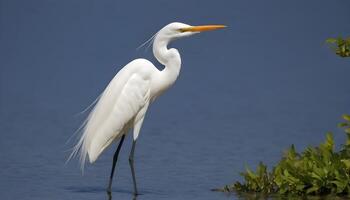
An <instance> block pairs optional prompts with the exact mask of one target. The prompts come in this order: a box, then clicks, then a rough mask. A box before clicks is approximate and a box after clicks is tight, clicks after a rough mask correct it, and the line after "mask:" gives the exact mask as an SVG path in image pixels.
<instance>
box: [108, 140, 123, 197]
mask: <svg viewBox="0 0 350 200" xmlns="http://www.w3.org/2000/svg"><path fill="white" fill-rule="evenodd" d="M124 138H125V135H123V136H122V138H121V139H120V142H119V145H118V147H117V150H116V151H115V153H114V156H113V164H112V171H111V176H110V177H109V184H108V188H107V193H108V194H110V193H111V191H112V190H111V187H112V180H113V175H114V169H115V165H116V164H117V160H118V155H119V151H120V149H121V147H122V145H123V141H124Z"/></svg>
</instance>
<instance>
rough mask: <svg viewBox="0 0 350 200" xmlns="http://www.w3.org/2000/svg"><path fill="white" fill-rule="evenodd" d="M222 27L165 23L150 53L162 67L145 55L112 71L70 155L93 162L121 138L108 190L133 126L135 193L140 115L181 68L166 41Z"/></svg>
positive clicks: (175, 77) (132, 169) (173, 79)
mask: <svg viewBox="0 0 350 200" xmlns="http://www.w3.org/2000/svg"><path fill="white" fill-rule="evenodd" d="M224 27H225V26H224V25H205V26H190V25H187V24H183V23H179V22H174V23H170V24H168V25H166V26H165V27H164V28H162V29H161V30H160V31H159V32H158V33H156V35H155V36H154V38H153V40H154V41H153V54H154V56H155V57H156V58H157V60H158V61H159V62H160V63H161V64H163V65H164V66H165V67H164V69H163V70H158V69H157V68H156V67H155V66H154V65H153V64H152V63H151V62H150V61H148V60H146V59H136V60H133V61H131V62H130V63H129V64H127V65H126V66H125V67H123V68H122V69H121V70H120V71H119V72H118V73H117V74H116V75H115V77H114V78H113V79H112V81H111V82H110V83H109V84H108V86H107V87H106V89H105V90H104V92H103V93H102V94H101V96H100V97H99V99H98V100H97V103H96V105H95V107H94V108H93V109H92V111H91V113H90V114H89V116H88V118H87V119H86V121H85V124H84V129H83V133H82V136H81V138H80V139H79V141H78V143H77V144H76V145H75V146H74V148H73V152H72V154H71V156H70V157H72V156H75V155H76V154H77V153H80V161H81V164H82V167H83V166H84V163H85V160H86V157H87V156H88V158H89V161H90V163H93V162H95V161H96V159H97V158H98V157H99V155H100V154H101V153H102V152H103V151H104V150H105V149H106V148H107V147H108V146H109V145H110V144H111V143H112V142H114V141H117V140H118V139H120V142H119V145H118V147H117V150H116V152H115V154H114V157H113V164H112V170H111V174H110V178H109V184H108V188H107V192H108V193H110V192H111V185H112V179H113V174H114V169H115V165H116V163H117V160H118V154H119V151H120V149H121V146H122V144H123V141H124V138H125V135H126V134H127V133H128V132H129V130H130V129H131V128H133V142H132V147H131V152H130V156H129V164H130V168H131V174H132V179H133V185H134V194H135V195H137V194H138V192H137V187H136V178H135V171H134V151H135V145H136V140H137V138H138V135H139V133H140V129H141V126H142V122H143V119H144V117H145V114H146V111H147V109H148V107H149V105H150V104H151V103H152V102H153V101H154V100H155V99H156V98H157V97H158V96H159V95H161V94H162V93H163V92H164V91H165V90H167V89H168V88H169V87H170V86H171V85H172V84H174V82H175V80H176V79H177V77H178V75H179V72H180V68H181V57H180V54H179V52H178V50H176V49H174V48H171V49H168V48H167V45H168V44H169V43H170V42H171V41H173V40H174V39H178V38H182V37H186V36H190V35H193V34H196V33H199V32H202V31H209V30H216V29H221V28H224Z"/></svg>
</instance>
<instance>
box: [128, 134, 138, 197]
mask: <svg viewBox="0 0 350 200" xmlns="http://www.w3.org/2000/svg"><path fill="white" fill-rule="evenodd" d="M135 145H136V140H133V141H132V147H131V152H130V156H129V164H130V168H131V174H132V181H133V183H134V195H135V196H136V195H138V193H137V187H136V177H135V170H134V152H135Z"/></svg>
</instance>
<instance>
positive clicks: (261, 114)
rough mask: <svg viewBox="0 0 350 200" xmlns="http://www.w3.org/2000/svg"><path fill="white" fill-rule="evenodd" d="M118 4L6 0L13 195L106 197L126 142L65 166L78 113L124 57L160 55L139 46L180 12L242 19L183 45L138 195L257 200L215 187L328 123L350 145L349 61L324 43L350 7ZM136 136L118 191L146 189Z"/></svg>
mask: <svg viewBox="0 0 350 200" xmlns="http://www.w3.org/2000/svg"><path fill="white" fill-rule="evenodd" d="M106 2H108V4H106V5H105V4H103V5H102V4H96V3H93V2H92V1H91V2H89V3H88V2H85V1H84V2H79V1H74V2H71V1H40V0H38V1H33V2H32V1H31V2H29V1H28V2H23V1H6V2H5V1H1V7H0V9H1V12H0V13H1V19H2V20H1V37H0V39H1V44H2V45H1V46H0V55H1V59H0V199H2V200H7V199H26V200H36V199H50V200H55V199H60V200H61V199H65V200H68V199H107V195H106V192H105V188H106V186H107V181H108V180H107V179H108V176H109V172H110V168H111V162H112V156H113V153H114V150H115V148H116V145H114V146H111V148H109V149H108V150H107V151H106V152H104V153H103V154H102V156H101V157H100V158H99V159H98V161H97V162H96V163H95V164H94V165H87V166H86V169H85V172H84V175H82V174H81V171H80V169H79V165H78V161H77V160H72V161H71V162H69V163H68V164H67V165H65V161H66V159H67V157H68V155H69V153H70V151H69V149H70V148H71V147H72V145H73V144H72V143H68V144H66V142H67V140H68V138H69V137H70V136H71V135H72V134H73V132H74V131H75V130H76V129H77V128H78V127H79V126H80V124H81V123H82V121H83V120H84V118H85V115H77V113H79V112H80V111H81V110H83V109H84V108H85V107H86V106H88V105H89V104H90V103H91V102H92V101H93V100H94V99H95V98H96V97H97V96H98V95H99V93H100V92H102V90H103V88H104V87H105V85H107V84H108V82H109V80H110V79H111V78H112V77H113V75H114V74H115V72H116V71H117V70H118V69H120V67H121V66H123V65H125V64H126V63H127V62H129V61H130V60H131V59H134V58H136V57H146V58H148V59H151V60H152V61H153V62H154V58H153V57H152V55H151V52H150V51H148V52H146V53H144V52H143V51H135V48H136V47H137V46H138V45H139V44H141V43H142V41H145V40H146V38H147V37H150V36H151V35H152V34H153V33H154V32H155V31H156V30H158V28H159V27H161V26H163V25H164V24H166V23H168V22H170V21H174V20H175V19H174V18H173V16H187V17H184V18H181V19H176V20H179V21H184V22H188V23H193V24H205V23H213V18H212V17H213V16H215V18H214V19H215V22H216V23H219V22H220V23H224V24H227V25H229V27H230V28H229V29H227V30H225V31H220V32H215V33H214V32H213V33H211V34H209V33H207V34H203V35H200V36H196V37H193V38H187V39H184V40H180V41H176V43H174V46H175V47H176V48H178V49H179V51H180V53H181V54H182V60H183V68H182V71H181V74H180V77H179V79H178V81H177V83H176V85H175V86H174V87H173V88H171V90H170V91H169V92H167V93H166V94H165V95H164V96H162V97H160V99H159V100H158V101H157V102H155V103H154V104H153V105H152V106H151V108H150V109H149V112H148V114H147V117H146V119H145V123H144V126H143V128H142V131H141V134H140V137H139V140H138V143H137V146H136V154H135V167H136V176H137V181H138V187H139V192H140V193H141V194H142V195H140V196H139V197H138V199H151V200H156V199H169V200H172V199H201V200H203V199H238V198H241V199H244V198H245V197H238V196H236V195H226V194H222V193H218V192H211V191H210V189H212V188H217V187H221V186H223V185H225V184H230V183H232V182H234V181H236V180H241V177H240V176H239V172H241V171H243V170H244V168H245V166H252V167H253V168H254V167H255V166H256V165H257V163H258V162H259V161H264V162H265V163H267V165H268V166H272V165H273V164H275V163H276V162H277V161H278V159H279V158H280V156H281V154H282V152H283V149H286V148H287V147H288V146H289V145H291V144H295V145H296V147H297V149H298V150H302V149H303V148H305V147H306V146H308V145H316V144H318V143H319V142H321V141H322V140H323V139H324V136H325V132H326V131H330V130H331V131H333V132H334V134H335V139H336V142H337V143H338V144H340V143H341V142H342V141H343V139H344V134H343V133H342V132H341V131H340V130H338V129H337V128H336V124H337V122H339V121H340V116H341V115H342V114H343V113H350V107H349V102H350V88H349V87H348V83H349V81H348V80H349V74H350V67H349V66H350V64H349V59H341V58H338V57H337V56H335V55H334V54H333V52H331V50H329V49H328V48H327V47H326V46H323V45H322V44H323V41H324V40H325V39H326V38H328V37H331V36H335V35H337V34H338V33H340V34H343V33H344V35H348V34H346V33H349V31H350V30H349V27H347V26H343V24H346V23H348V19H349V12H347V11H348V10H347V8H348V7H349V5H348V3H341V2H337V3H332V4H331V5H330V4H329V2H327V1H324V2H322V1H321V2H320V1H315V2H311V1H310V2H304V1H297V2H296V1H290V2H283V3H281V4H276V2H274V1H264V2H263V3H259V2H260V1H257V2H255V4H256V6H253V7H252V6H251V2H246V1H231V2H232V3H229V2H226V3H222V4H220V3H218V4H216V3H214V1H203V2H201V5H200V6H199V5H198V4H197V3H189V2H188V1H174V2H172V3H171V4H169V5H168V6H166V5H163V4H162V2H160V1H159V2H158V1H155V2H153V3H150V2H149V1H147V2H146V1H145V2H144V3H140V4H141V5H139V6H138V7H135V6H134V4H133V3H135V2H132V1H130V2H124V3H122V4H121V3H120V2H117V1H106ZM181 3H182V4H181ZM184 4H186V5H187V6H186V7H184V6H182V5H184ZM316 4H317V6H316V7H315V5H316ZM344 4H347V5H344ZM159 5H162V6H161V7H162V9H157V8H159ZM141 8H142V9H141ZM209 8H210V9H212V10H208V9H209ZM155 9H157V12H156V11H155ZM130 10H133V11H135V13H136V14H135V15H130ZM247 10H249V12H247ZM310 11H312V12H310ZM189 13H191V16H188V14H189ZM207 13H211V15H212V16H211V17H209V18H208V14H207ZM252 13H253V14H252ZM295 13H298V14H297V15H296V14H295ZM310 13H312V14H310ZM159 15H161V16H162V17H159ZM141 16H142V17H141ZM140 20H141V21H140ZM191 20H192V21H191ZM319 21H322V23H318V22H319ZM231 27H233V28H231ZM140 30H142V31H140ZM221 40H222V41H221ZM73 141H74V140H73ZM130 144H131V140H130V137H128V138H127V140H126V141H125V142H124V146H123V148H122V150H121V153H120V158H119V162H118V164H117V169H116V175H115V180H114V183H113V199H132V198H133V197H132V179H131V173H130V169H129V166H128V154H129V151H130V147H131V145H130Z"/></svg>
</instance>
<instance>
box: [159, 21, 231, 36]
mask: <svg viewBox="0 0 350 200" xmlns="http://www.w3.org/2000/svg"><path fill="white" fill-rule="evenodd" d="M225 27H226V26H224V25H203V26H191V25H188V24H184V23H180V22H173V23H170V24H168V25H166V26H165V27H163V28H162V29H161V30H160V31H159V32H158V34H157V35H158V37H162V38H164V39H168V40H174V39H177V38H182V37H187V36H191V35H194V34H196V33H200V32H203V31H211V30H217V29H221V28H225Z"/></svg>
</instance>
